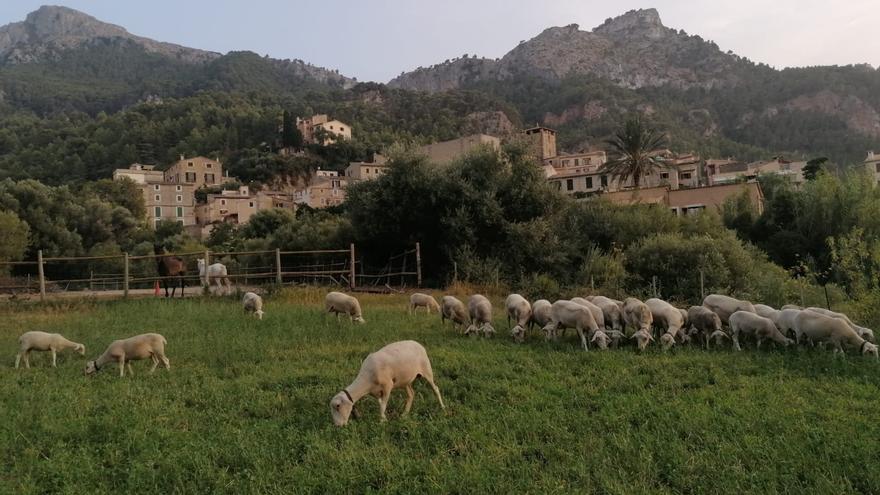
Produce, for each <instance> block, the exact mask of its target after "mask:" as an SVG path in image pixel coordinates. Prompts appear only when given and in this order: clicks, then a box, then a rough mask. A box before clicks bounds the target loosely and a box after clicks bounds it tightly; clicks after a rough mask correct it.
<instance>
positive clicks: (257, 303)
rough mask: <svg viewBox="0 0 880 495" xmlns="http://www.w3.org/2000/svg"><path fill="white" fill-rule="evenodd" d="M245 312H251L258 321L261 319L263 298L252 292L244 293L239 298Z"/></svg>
mask: <svg viewBox="0 0 880 495" xmlns="http://www.w3.org/2000/svg"><path fill="white" fill-rule="evenodd" d="M241 304H242V306H243V307H244V310H245V312H249V313H250V312H252V313H254V316H256V317H257V319H258V320H262V319H263V315H264V314H265V313H263V298H262V297H260V296H259V295H258V294H255V293H253V292H245V293H244V296H242V298H241Z"/></svg>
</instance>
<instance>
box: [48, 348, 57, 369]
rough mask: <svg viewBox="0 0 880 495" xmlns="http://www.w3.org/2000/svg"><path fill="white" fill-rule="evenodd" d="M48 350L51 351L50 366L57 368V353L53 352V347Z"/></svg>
mask: <svg viewBox="0 0 880 495" xmlns="http://www.w3.org/2000/svg"><path fill="white" fill-rule="evenodd" d="M49 352H51V353H52V367H53V368H57V367H58V366H57V364H56V362H57V359H56V358H57V356H58V354H57V353H56V352H55V349H49Z"/></svg>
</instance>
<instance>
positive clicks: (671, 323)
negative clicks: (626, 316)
mask: <svg viewBox="0 0 880 495" xmlns="http://www.w3.org/2000/svg"><path fill="white" fill-rule="evenodd" d="M645 304H646V305H647V306H648V309H650V310H651V318H652V319H653V323H654V324H655V325H657V326H659V327H661V328H662V329H663V330H664V333H663V335H662V336H660V346H661V347H662V349H663V350H668V349H669V348H670V347H672V346H673V345H674V344H675V337H676V336H678V337H679V340H682V341H684V340H686V339H688V337H687V336H686V335H685V334H684V332H681V329H682V327H684V319H683V318H682V316H681V311H679V310H678V308H676V307H675V306H673V305H671V304H669V303H668V302H666V301H664V300H662V299H658V298H656V297H652V298H651V299H648V300H647V301H645Z"/></svg>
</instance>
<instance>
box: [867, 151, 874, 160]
mask: <svg viewBox="0 0 880 495" xmlns="http://www.w3.org/2000/svg"><path fill="white" fill-rule="evenodd" d="M873 159H874V151H873V150H871V151H869V152H868V160H873Z"/></svg>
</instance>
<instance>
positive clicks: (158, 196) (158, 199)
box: [153, 194, 162, 201]
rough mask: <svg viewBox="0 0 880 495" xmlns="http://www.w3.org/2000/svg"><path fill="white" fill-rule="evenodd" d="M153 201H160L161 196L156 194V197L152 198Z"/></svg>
mask: <svg viewBox="0 0 880 495" xmlns="http://www.w3.org/2000/svg"><path fill="white" fill-rule="evenodd" d="M153 199H155V200H156V201H162V196H160V195H158V194H157V195H155V196H153Z"/></svg>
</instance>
